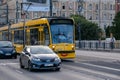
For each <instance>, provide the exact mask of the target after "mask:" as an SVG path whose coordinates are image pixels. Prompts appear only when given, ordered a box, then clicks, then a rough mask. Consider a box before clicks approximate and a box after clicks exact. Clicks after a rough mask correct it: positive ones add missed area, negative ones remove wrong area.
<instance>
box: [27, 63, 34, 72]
mask: <svg viewBox="0 0 120 80" xmlns="http://www.w3.org/2000/svg"><path fill="white" fill-rule="evenodd" d="M28 70H29V71H33V69H32V64H31V62H30V61H29V62H28Z"/></svg>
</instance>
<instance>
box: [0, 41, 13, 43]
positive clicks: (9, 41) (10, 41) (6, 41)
mask: <svg viewBox="0 0 120 80" xmlns="http://www.w3.org/2000/svg"><path fill="white" fill-rule="evenodd" d="M0 42H11V41H2V40H0ZM11 43H12V42H11Z"/></svg>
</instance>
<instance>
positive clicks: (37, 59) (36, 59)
mask: <svg viewBox="0 0 120 80" xmlns="http://www.w3.org/2000/svg"><path fill="white" fill-rule="evenodd" d="M32 60H33V61H41V60H40V59H39V58H32Z"/></svg>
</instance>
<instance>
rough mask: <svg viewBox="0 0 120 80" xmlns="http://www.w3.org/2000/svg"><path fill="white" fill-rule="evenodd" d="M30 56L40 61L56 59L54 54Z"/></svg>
mask: <svg viewBox="0 0 120 80" xmlns="http://www.w3.org/2000/svg"><path fill="white" fill-rule="evenodd" d="M32 56H33V57H36V58H40V59H52V58H56V57H57V55H56V54H33V55H32Z"/></svg>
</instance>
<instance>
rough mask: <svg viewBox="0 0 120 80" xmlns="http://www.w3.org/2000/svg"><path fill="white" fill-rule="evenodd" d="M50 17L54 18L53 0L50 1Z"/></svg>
mask: <svg viewBox="0 0 120 80" xmlns="http://www.w3.org/2000/svg"><path fill="white" fill-rule="evenodd" d="M50 16H52V0H50Z"/></svg>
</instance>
